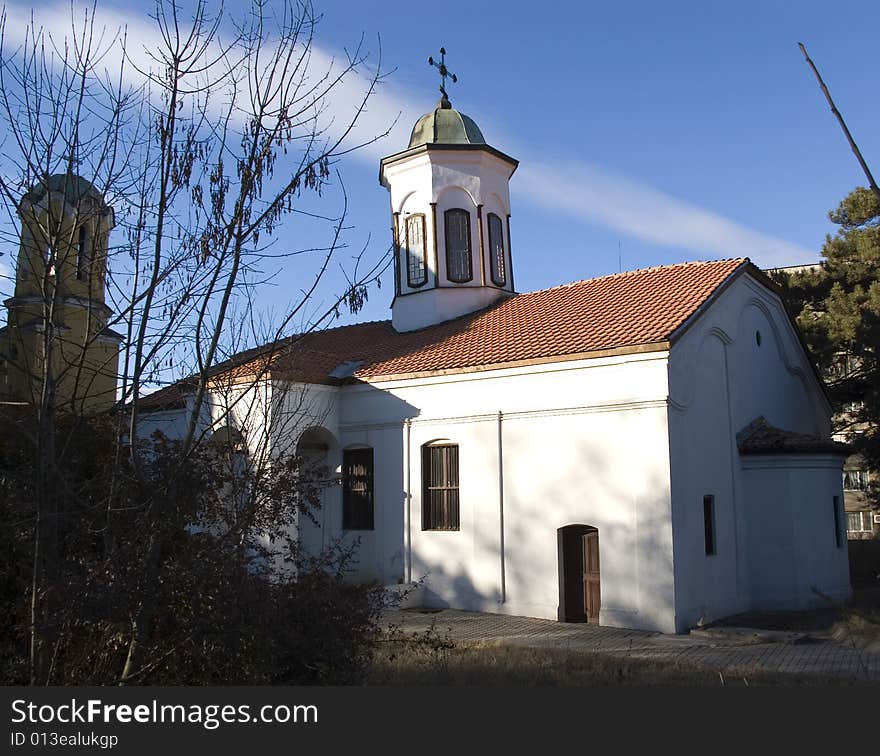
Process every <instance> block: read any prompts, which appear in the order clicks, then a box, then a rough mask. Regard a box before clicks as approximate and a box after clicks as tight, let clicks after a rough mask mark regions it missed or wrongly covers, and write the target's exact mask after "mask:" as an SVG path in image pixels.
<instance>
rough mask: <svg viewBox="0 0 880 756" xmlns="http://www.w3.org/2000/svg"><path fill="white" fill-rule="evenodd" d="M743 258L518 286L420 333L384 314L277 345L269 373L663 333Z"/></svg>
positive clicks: (544, 353)
mask: <svg viewBox="0 0 880 756" xmlns="http://www.w3.org/2000/svg"><path fill="white" fill-rule="evenodd" d="M747 265H748V260H747V259H745V258H743V259H735V260H721V261H716V262H693V263H683V264H680V265H669V266H664V267H657V268H647V269H643V270H636V271H631V272H627V273H618V274H615V275H611V276H604V277H602V278H594V279H590V280H587V281H577V282H575V283H570V284H565V285H563V286H556V287H554V288H552V289H544V290H543V291H536V292H533V293H531V294H517V295H514V296H511V297H509V298H506V299H504V300H502V301H501V302H500V303H497V304H495V305H493V306H491V307H489V308H487V309H485V310H481V311H479V312H476V313H472V314H470V315H466V316H464V317H461V318H456V319H455V320H451V321H447V322H445V323H440V324H438V325H435V326H430V327H428V328H424V329H422V330H419V331H411V332H407V333H398V332H396V331H395V330H394V329H393V328H392V327H391V323H390V321H380V322H372V323H362V324H358V325H352V326H343V327H341V328H332V329H329V330H326V331H320V332H316V333H311V334H308V335H305V336H303V337H301V338H299V339H297V340H296V341H294V342H291V344H290V345H289V346H288V347H285V348H282V349H281V350H280V352H281V353H280V355H279V356H278V357H277V358H276V359H275V361H274V364H273V368H272V370H273V373H275V374H283V375H285V376H288V377H290V378H294V379H298V380H306V381H321V382H327V376H328V375H329V373H330V372H331V371H332V370H333V369H334V368H335V367H336V366H337V365H339V364H340V363H342V362H345V361H349V360H360V361H362V363H363V364H362V365H361V366H360V368H359V369H358V370H357V371H356V373H355V376H356V377H358V378H375V377H377V376H393V375H404V374H411V373H423V372H431V371H441V370H463V369H474V368H480V367H484V366H486V367H488V366H492V365H500V364H508V363H516V362H527V361H532V360H541V359H547V358H566V357H571V356H575V355H580V354H584V353H588V352H595V351H599V350H605V349H613V348H618V347H626V346H634V345H640V344H650V343H652V342H660V341H664V340H666V339H668V338H669V337H670V336H672V334H673V333H674V332H675V331H676V330H677V329H678V328H679V327H680V326H681V325H682V324H683V323H684V322H685V321H686V320H687V319H688V318H689V317H690V316H691V315H692V314H693V313H694V312H696V310H697V309H698V308H699V307H700V305H702V304H703V303H704V302H705V301H706V300H707V299H708V297H709V296H710V295H711V294H712V292H714V291H715V290H716V289H717V288H718V287H719V286H720V285H721V284H722V283H724V282H725V281H726V280H727V279H728V278H729V277H730V276H732V274H733V273H734V272H736V271H737V270H739V269H740V268H743V267H745V266H747Z"/></svg>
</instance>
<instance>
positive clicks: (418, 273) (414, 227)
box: [406, 214, 428, 287]
mask: <svg viewBox="0 0 880 756" xmlns="http://www.w3.org/2000/svg"><path fill="white" fill-rule="evenodd" d="M427 280H428V270H427V268H426V267H425V216H424V215H422V214H418V215H410V216H409V217H408V218H407V219H406V282H407V283H408V284H409V285H410V286H414V287H417V286H424V284H425V282H426V281H427Z"/></svg>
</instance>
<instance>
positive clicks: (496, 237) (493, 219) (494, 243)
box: [489, 213, 507, 286]
mask: <svg viewBox="0 0 880 756" xmlns="http://www.w3.org/2000/svg"><path fill="white" fill-rule="evenodd" d="M503 228H504V227H503V226H502V225H501V218H499V217H498V216H497V215H495V213H489V265H490V267H491V270H492V283H494V284H495V285H496V286H504V284H505V283H507V270H506V266H505V264H504V231H503Z"/></svg>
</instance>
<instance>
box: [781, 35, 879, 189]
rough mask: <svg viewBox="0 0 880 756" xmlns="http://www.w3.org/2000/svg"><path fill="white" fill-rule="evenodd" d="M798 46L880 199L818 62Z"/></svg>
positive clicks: (877, 187) (802, 44)
mask: <svg viewBox="0 0 880 756" xmlns="http://www.w3.org/2000/svg"><path fill="white" fill-rule="evenodd" d="M798 47H800V48H801V52H802V53H803V54H804V58H806V60H807V63H808V64H809V66H810V68H812V69H813V73H814V74H816V80H817V81H818V82H819V88H820V89H821V90H822V93H823V94H824V95H825V99H826V100H828V106H829V107H830V108H831V112H832V113H834V116H835V117H836V118H837V122H838V123H839V124H840V128H841V129H843V134H844V136H846V141H847V142H849V146H850V148H851V149H852V151H853V154H854V155H855V156H856V160H858V161H859V165H860V166H862V171H863V172H864V174H865V177H866V178H867V179H868V186H870V187H871V191H872V192H874V194H875V195H877V199H880V186H877V182H876V181H874V176H873V175H872V174H871V169H870V168H868V164H867V163H866V162H865V159H864V158H863V157H862V151H861V150H860V149H859V147H858V145H857V144H856V141H855V139H853V137H852V134H850V133H849V129H848V128H847V126H846V121H844V120H843V116H842V115H841V114H840V111H839V110H838V109H837V106H836V105H835V104H834V100H832V99H831V92H829V91H828V87H827V86H825V82H824V81H823V80H822V77H821V76H820V75H819V70H818V69H817V68H816V64H815V63H813V61H812V59H811V58H810V56H809V55H807V48H806V47H804V43H803V42H798Z"/></svg>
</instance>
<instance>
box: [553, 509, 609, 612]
mask: <svg viewBox="0 0 880 756" xmlns="http://www.w3.org/2000/svg"><path fill="white" fill-rule="evenodd" d="M588 533H590V534H592V533H595V534H596V539H597V545H598V543H599V540H598V538H599V528H597V527H596V526H594V525H583V524H572V525H565V526H563V527H561V528H559V529H558V530H557V531H556V541H557V555H558V566H559V607H558V610H557V619H558V620H559V622H589V623H590V624H597V625H598V624H599V617H598V615H597V616H595V617H593V616H588V615H587V607H586V598H585V595H584V577H585V565H584V536H586V535H587V534H588ZM599 548H600V551H601V547H599ZM599 565H600V572H599V574H600V588H599V593H600V604H599V606H600V609H601V558H600V560H599Z"/></svg>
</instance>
